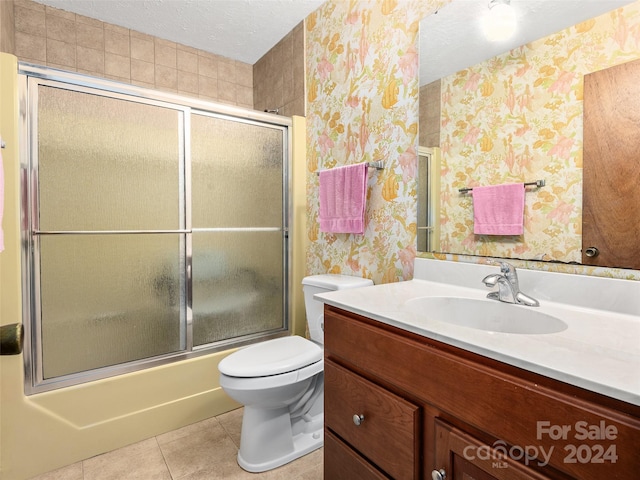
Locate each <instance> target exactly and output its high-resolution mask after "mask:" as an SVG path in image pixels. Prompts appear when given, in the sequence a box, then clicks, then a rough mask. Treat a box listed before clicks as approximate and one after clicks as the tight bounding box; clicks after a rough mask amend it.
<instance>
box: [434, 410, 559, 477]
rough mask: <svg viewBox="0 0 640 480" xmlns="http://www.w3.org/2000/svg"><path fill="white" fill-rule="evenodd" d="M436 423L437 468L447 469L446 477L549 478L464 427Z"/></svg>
mask: <svg viewBox="0 0 640 480" xmlns="http://www.w3.org/2000/svg"><path fill="white" fill-rule="evenodd" d="M435 423H436V426H435V433H436V441H435V448H436V455H435V458H436V468H435V469H436V470H444V472H445V476H444V478H445V479H446V480H549V479H548V477H546V476H544V475H542V474H540V473H538V472H536V471H534V470H533V469H530V468H527V467H526V466H524V465H522V464H520V463H518V462H516V461H514V460H512V459H511V458H508V456H507V457H505V456H504V455H503V454H502V453H501V452H500V450H496V448H493V447H492V446H489V445H486V444H484V443H483V442H480V441H479V440H477V439H476V438H474V437H472V436H471V435H469V434H467V433H464V432H463V431H462V430H459V429H457V428H455V427H452V426H451V425H449V424H447V423H445V422H443V421H441V420H439V419H436V420H435ZM496 447H499V445H496ZM534 461H537V460H534Z"/></svg>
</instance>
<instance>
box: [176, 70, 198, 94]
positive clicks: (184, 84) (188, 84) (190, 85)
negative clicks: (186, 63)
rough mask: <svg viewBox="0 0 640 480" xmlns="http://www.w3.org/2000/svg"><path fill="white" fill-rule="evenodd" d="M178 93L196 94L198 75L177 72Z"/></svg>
mask: <svg viewBox="0 0 640 480" xmlns="http://www.w3.org/2000/svg"><path fill="white" fill-rule="evenodd" d="M178 91H179V92H189V93H196V94H197V93H198V75H197V74H195V73H191V72H184V71H182V70H178Z"/></svg>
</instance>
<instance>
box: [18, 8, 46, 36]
mask: <svg viewBox="0 0 640 480" xmlns="http://www.w3.org/2000/svg"><path fill="white" fill-rule="evenodd" d="M13 12H14V18H15V30H16V32H23V33H28V34H29V35H39V36H42V37H44V36H45V35H46V31H47V29H46V21H45V18H46V16H45V14H44V11H42V12H40V11H37V10H33V9H30V8H26V7H21V6H17V5H16V6H15V7H14V9H13Z"/></svg>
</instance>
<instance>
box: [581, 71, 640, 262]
mask: <svg viewBox="0 0 640 480" xmlns="http://www.w3.org/2000/svg"><path fill="white" fill-rule="evenodd" d="M639 79H640V60H636V61H633V62H628V63H624V64H622V65H618V66H615V67H611V68H607V69H605V70H600V71H599V72H594V73H590V74H589V75H585V76H584V165H583V176H584V178H583V212H582V263H584V264H585V265H598V266H602V267H621V268H632V269H636V270H638V269H640V240H639V239H638V236H639V235H640V81H639ZM592 247H595V248H597V249H598V253H597V255H596V256H587V255H586V252H587V249H589V248H592Z"/></svg>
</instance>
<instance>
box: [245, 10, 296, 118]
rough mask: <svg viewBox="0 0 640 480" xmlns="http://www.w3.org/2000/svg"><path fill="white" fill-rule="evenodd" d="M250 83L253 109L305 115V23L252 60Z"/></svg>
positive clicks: (288, 114) (281, 113) (287, 114)
mask: <svg viewBox="0 0 640 480" xmlns="http://www.w3.org/2000/svg"><path fill="white" fill-rule="evenodd" d="M253 82H254V83H253V100H254V108H255V109H256V110H262V111H264V110H275V109H277V110H278V113H279V114H280V115H286V116H289V117H290V116H292V115H300V116H304V113H305V112H304V104H305V102H304V22H300V23H299V24H298V25H297V26H296V27H295V28H294V29H293V30H292V31H291V32H289V34H287V36H285V37H284V38H283V39H282V40H280V42H278V44H277V45H276V46H275V47H273V48H272V49H271V50H269V52H267V53H266V54H265V55H264V56H263V57H262V58H261V59H260V60H258V61H257V62H256V63H255V65H254V66H253Z"/></svg>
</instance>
